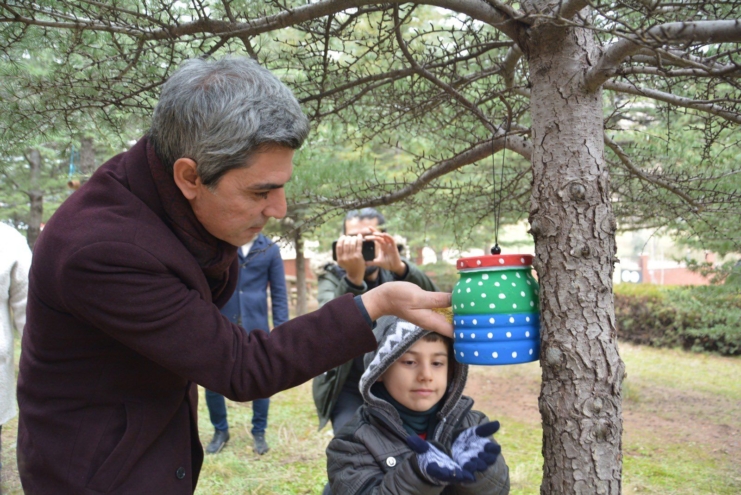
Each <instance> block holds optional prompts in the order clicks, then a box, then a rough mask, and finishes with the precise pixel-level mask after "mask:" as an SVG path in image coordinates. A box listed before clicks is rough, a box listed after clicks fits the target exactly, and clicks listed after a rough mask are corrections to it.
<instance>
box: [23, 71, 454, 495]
mask: <svg viewBox="0 0 741 495" xmlns="http://www.w3.org/2000/svg"><path fill="white" fill-rule="evenodd" d="M308 130H309V125H308V122H307V119H306V117H305V116H304V115H303V113H302V112H301V109H300V108H299V105H298V103H297V102H296V100H295V98H294V97H293V95H292V94H291V92H290V91H289V90H288V89H287V88H286V87H285V86H284V85H283V84H282V83H280V81H278V80H277V79H276V78H275V77H274V76H273V75H272V74H270V72H268V71H267V70H265V69H263V68H261V67H260V66H259V65H257V64H256V63H254V62H252V61H250V60H248V59H238V58H230V59H224V60H221V61H217V62H210V63H208V62H205V61H203V60H191V61H189V62H187V63H186V64H184V65H183V67H181V68H180V69H179V70H178V71H177V72H176V73H175V74H174V75H173V76H172V77H171V78H170V80H169V81H168V82H167V83H166V84H165V85H164V87H163V90H162V95H161V99H160V101H159V103H158V105H157V107H156V108H155V111H154V115H153V121H152V127H151V129H150V131H149V133H148V135H147V136H146V137H145V138H143V139H141V140H140V141H139V142H138V143H137V144H136V145H135V146H134V147H133V148H131V149H130V150H129V151H127V152H126V153H122V154H120V155H118V156H116V157H114V158H113V159H111V160H110V161H108V162H107V163H106V164H104V165H103V166H102V167H101V168H100V169H99V170H98V171H97V172H96V173H95V174H94V175H93V177H92V178H91V179H90V180H89V181H88V182H87V183H86V184H85V185H84V186H83V187H82V188H81V189H80V190H79V191H78V192H76V193H75V194H74V195H72V197H71V198H70V199H69V200H67V201H66V202H65V203H64V204H63V205H62V206H61V208H59V210H58V211H57V213H56V214H55V215H54V216H53V217H52V218H51V220H50V221H49V222H48V223H47V225H46V227H45V229H44V231H43V233H42V234H41V236H40V237H39V240H38V241H37V244H36V247H35V253H34V260H33V265H32V267H31V273H30V289H29V296H28V310H27V314H28V318H27V324H26V330H25V333H24V336H23V348H22V354H21V361H20V375H19V379H18V403H19V408H20V418H19V423H18V467H19V471H20V475H21V481H22V483H23V489H24V491H25V492H26V493H31V494H44V495H46V494H52V493H53V494H58V493H64V494H66V493H69V494H76V495H77V494H97V493H120V494H124V493H125V494H146V493H157V494H178V493H182V494H185V493H192V492H193V491H194V490H195V486H196V483H197V481H198V474H199V471H200V467H201V464H202V460H203V450H202V448H201V443H200V441H199V439H198V432H197V418H196V406H197V390H196V384H200V385H203V386H204V387H206V388H208V389H209V390H213V391H216V392H218V393H220V394H222V395H224V396H226V397H227V398H229V399H231V400H235V401H249V400H252V399H256V398H263V397H269V396H270V395H273V394H275V393H276V392H279V391H281V390H284V389H287V388H290V387H293V386H295V385H298V384H300V383H302V382H305V381H307V380H309V379H310V378H312V377H314V376H316V375H318V374H320V373H322V372H324V371H327V370H329V369H332V368H334V367H336V366H338V365H340V364H342V363H344V362H346V361H348V360H350V359H352V358H354V357H355V356H358V355H360V354H362V353H364V352H367V351H370V350H372V349H374V348H375V346H376V341H375V339H374V337H373V334H372V332H371V323H372V321H373V320H374V319H376V318H377V317H378V316H380V315H382V314H394V315H396V316H399V317H401V318H404V319H406V320H410V321H413V322H415V323H417V324H419V325H421V326H424V327H426V328H430V329H433V330H437V331H441V332H443V333H447V334H448V335H450V333H451V332H452V327H451V326H450V325H449V324H448V323H447V322H445V321H444V319H443V318H442V317H441V316H440V315H437V314H435V313H433V312H431V311H430V310H429V309H428V308H433V307H443V306H447V305H449V295H448V294H439V293H437V294H435V293H427V292H424V291H422V290H421V289H419V288H417V287H416V286H414V285H412V284H405V283H403V282H398V283H389V284H384V285H383V286H381V287H379V288H378V289H375V290H373V291H369V292H367V293H366V294H364V295H363V296H359V297H356V298H353V297H352V296H349V295H348V296H346V297H342V298H339V299H337V300H335V301H332V302H330V303H328V304H326V305H325V306H324V307H323V308H322V309H321V310H319V311H317V312H315V313H312V314H309V315H305V316H303V317H300V318H296V319H294V320H292V321H289V322H288V323H285V324H283V325H281V326H279V327H277V328H275V329H274V331H273V332H272V333H271V334H267V333H265V332H252V333H249V334H248V333H246V332H244V331H243V330H241V329H240V328H239V327H237V326H236V325H234V324H232V323H230V322H229V321H228V320H227V319H226V318H224V317H223V316H222V315H221V313H220V312H219V307H221V306H223V304H224V303H226V301H227V300H228V299H229V297H230V295H231V294H232V292H233V290H234V286H235V283H236V276H237V261H236V249H237V247H236V246H240V245H242V244H244V243H245V242H246V241H247V240H249V239H251V238H252V237H254V236H255V235H256V233H258V232H260V230H261V229H262V228H263V226H264V225H265V223H266V222H267V221H268V219H269V218H271V217H273V218H281V217H283V216H284V215H285V213H286V201H285V195H284V190H283V186H284V184H285V183H286V182H287V181H288V180H289V179H290V177H291V174H292V168H293V166H292V159H293V153H294V150H295V149H297V148H299V147H300V146H301V144H302V142H303V141H304V139H305V138H306V136H307V134H308Z"/></svg>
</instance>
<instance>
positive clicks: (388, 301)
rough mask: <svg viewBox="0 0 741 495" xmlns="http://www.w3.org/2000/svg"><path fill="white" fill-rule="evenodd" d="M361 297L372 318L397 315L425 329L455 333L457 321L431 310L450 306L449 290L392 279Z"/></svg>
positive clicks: (451, 334)
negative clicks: (429, 290) (434, 290)
mask: <svg viewBox="0 0 741 495" xmlns="http://www.w3.org/2000/svg"><path fill="white" fill-rule="evenodd" d="M360 297H362V299H363V305H364V306H365V309H366V311H368V315H369V316H370V317H371V320H377V319H378V318H379V317H381V316H383V315H393V316H398V317H399V318H402V319H404V320H406V321H409V322H411V323H414V324H415V325H417V326H419V327H421V328H424V329H425V330H431V331H433V332H437V333H439V334H442V335H445V336H446V337H452V336H453V324H452V323H450V322H449V321H448V320H447V319H446V318H445V316H443V315H441V314H438V313H435V312H434V311H432V309H431V308H447V307H449V306H450V304H451V302H450V294H449V293H445V292H427V291H425V290H422V289H420V288H419V287H418V286H416V285H414V284H412V283H409V282H388V283H385V284H383V285H380V286H378V287H376V288H375V289H371V290H369V291H368V292H366V293H365V294H363V295H362V296H360Z"/></svg>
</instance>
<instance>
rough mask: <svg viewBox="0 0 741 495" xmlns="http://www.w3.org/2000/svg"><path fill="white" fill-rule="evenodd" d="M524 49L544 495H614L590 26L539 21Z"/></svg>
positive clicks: (609, 321) (604, 181) (605, 232)
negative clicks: (588, 78) (589, 81)
mask: <svg viewBox="0 0 741 495" xmlns="http://www.w3.org/2000/svg"><path fill="white" fill-rule="evenodd" d="M530 35H531V36H530V38H529V39H528V40H527V42H526V46H524V47H523V51H524V52H525V54H526V56H527V59H528V62H529V65H530V82H531V84H532V98H531V101H532V102H533V104H532V105H531V107H530V111H531V115H532V123H533V125H532V138H533V157H532V164H533V179H534V182H533V190H532V195H531V207H530V223H531V232H532V234H533V237H534V238H535V253H536V259H535V262H534V264H535V268H536V270H537V272H538V277H539V282H540V286H541V293H540V310H541V344H542V345H541V356H540V363H541V367H542V376H543V383H542V388H541V394H540V399H539V406H540V412H541V415H542V419H543V457H544V459H545V462H544V467H543V482H542V485H541V489H540V491H541V493H542V494H543V495H546V494H548V495H555V494H595V493H597V494H619V493H620V491H621V476H622V475H621V471H622V454H621V447H622V445H621V435H622V398H621V390H620V387H621V383H622V379H623V375H624V364H623V362H622V360H621V359H620V357H619V355H618V349H617V340H616V330H615V316H614V305H613V294H612V272H613V264H614V263H615V262H616V259H615V250H616V248H615V218H614V216H613V212H612V206H611V204H610V192H609V176H608V171H607V167H606V164H605V160H604V156H603V148H604V145H603V139H604V135H603V114H602V112H603V109H602V94H601V90H599V89H598V90H596V91H589V90H587V89H586V87H585V85H584V75H585V73H586V71H587V70H588V69H589V67H590V66H592V65H594V64H595V63H596V61H597V60H598V56H599V52H598V49H597V46H596V43H595V40H594V37H593V35H592V33H591V32H589V31H586V30H583V29H574V28H569V27H555V26H546V25H543V26H539V28H538V29H533V30H531V33H530Z"/></svg>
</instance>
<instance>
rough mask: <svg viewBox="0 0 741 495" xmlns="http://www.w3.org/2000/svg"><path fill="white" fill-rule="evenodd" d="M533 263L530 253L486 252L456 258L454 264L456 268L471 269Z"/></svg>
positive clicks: (511, 266)
mask: <svg viewBox="0 0 741 495" xmlns="http://www.w3.org/2000/svg"><path fill="white" fill-rule="evenodd" d="M532 265H533V255H532V254H487V255H485V256H472V257H470V258H458V261H456V262H455V266H456V267H457V268H458V270H471V269H473V268H487V267H489V268H505V267H507V268H516V267H521V266H522V267H525V266H532Z"/></svg>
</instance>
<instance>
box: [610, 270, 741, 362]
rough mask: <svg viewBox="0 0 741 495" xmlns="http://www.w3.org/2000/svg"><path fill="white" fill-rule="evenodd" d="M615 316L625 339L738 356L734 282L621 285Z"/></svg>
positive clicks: (740, 304)
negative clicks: (679, 285) (695, 284)
mask: <svg viewBox="0 0 741 495" xmlns="http://www.w3.org/2000/svg"><path fill="white" fill-rule="evenodd" d="M615 317H616V320H617V327H618V335H619V337H620V338H621V339H623V340H628V341H631V342H635V343H638V344H647V345H652V346H657V347H659V346H660V347H682V348H684V349H687V350H693V351H711V352H717V353H720V354H724V355H731V356H733V355H741V289H740V288H739V286H738V285H735V284H726V285H715V286H688V287H662V286H655V285H649V284H636V285H633V284H619V285H616V286H615Z"/></svg>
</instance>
